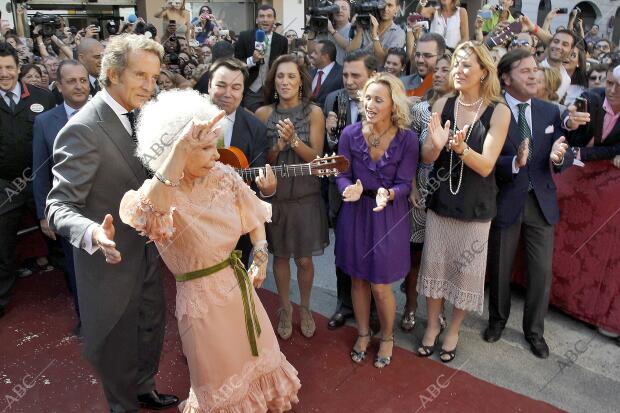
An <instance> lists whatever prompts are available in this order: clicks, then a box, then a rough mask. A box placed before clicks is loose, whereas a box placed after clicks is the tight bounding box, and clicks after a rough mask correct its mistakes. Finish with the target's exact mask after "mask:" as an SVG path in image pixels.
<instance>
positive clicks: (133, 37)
mask: <svg viewBox="0 0 620 413" xmlns="http://www.w3.org/2000/svg"><path fill="white" fill-rule="evenodd" d="M136 50H144V51H146V52H151V53H153V54H156V55H157V56H158V57H159V61H160V62H161V60H162V58H163V57H164V48H163V46H162V45H161V44H159V43H157V42H156V41H154V40H151V39H148V38H147V37H146V36H140V35H137V34H127V33H125V34H121V35H119V36H116V37H114V39H112V40H111V41H110V43H109V44H108V45H107V46H106V48H105V52H104V53H103V58H102V60H101V72H100V74H99V83H101V84H102V85H104V86H110V85H111V82H110V79H109V78H108V71H109V70H114V71H115V72H116V73H117V74H121V73H123V71H124V70H125V69H126V68H127V64H128V61H127V57H128V56H129V53H130V52H133V51H136Z"/></svg>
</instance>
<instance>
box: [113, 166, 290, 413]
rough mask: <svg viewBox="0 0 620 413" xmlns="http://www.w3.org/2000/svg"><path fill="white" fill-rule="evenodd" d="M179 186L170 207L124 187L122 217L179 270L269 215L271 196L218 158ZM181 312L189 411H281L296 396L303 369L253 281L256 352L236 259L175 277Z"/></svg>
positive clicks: (204, 260) (230, 244) (210, 259)
mask: <svg viewBox="0 0 620 413" xmlns="http://www.w3.org/2000/svg"><path fill="white" fill-rule="evenodd" d="M180 188H181V187H179V188H174V189H170V190H171V191H175V193H174V202H173V204H172V208H171V209H170V211H154V209H153V207H152V204H151V203H150V202H149V200H148V199H145V198H144V196H143V195H142V193H141V191H140V190H138V191H129V192H127V193H126V194H125V196H124V198H123V200H122V202H121V207H120V214H121V218H122V220H123V222H125V223H127V224H128V225H131V226H132V227H134V228H136V229H137V230H138V231H140V232H141V233H143V234H144V235H147V236H148V237H149V238H151V239H153V240H155V242H156V244H157V248H158V250H159V252H160V254H161V256H162V258H163V260H164V262H165V263H166V265H167V266H168V268H169V269H170V271H171V272H172V273H173V274H175V275H179V274H184V273H187V272H191V271H195V270H199V269H203V268H207V267H211V266H213V265H215V264H218V263H220V262H221V261H223V260H225V259H226V258H228V257H229V255H230V253H231V251H232V250H233V249H234V247H235V245H236V244H237V240H238V239H239V236H240V235H241V234H244V233H248V232H250V231H252V230H253V229H254V228H256V227H258V226H259V225H264V224H265V222H268V221H270V219H271V207H270V205H269V204H267V203H265V202H263V201H261V200H260V199H258V198H257V197H256V195H255V194H254V192H253V191H252V190H251V189H250V187H249V186H248V185H246V184H245V183H244V182H243V181H242V180H241V178H240V177H239V176H238V175H237V173H236V172H235V171H234V170H233V169H232V168H230V167H228V166H225V165H222V164H220V163H216V166H215V167H214V168H213V169H212V170H211V172H210V173H209V174H208V175H207V176H205V177H204V178H201V179H200V180H197V181H195V182H194V186H193V188H192V189H191V191H189V190H181V189H180ZM176 286H177V297H176V317H177V320H178V324H179V333H180V335H181V341H182V344H183V352H184V354H185V356H186V357H187V361H188V365H189V372H190V382H191V388H190V391H189V397H188V399H187V400H186V401H184V402H183V403H182V404H181V405H180V409H181V410H182V411H183V412H184V413H203V412H205V413H206V412H226V413H249V412H266V411H268V410H269V411H273V412H282V411H286V410H290V409H291V404H292V403H297V402H298V399H297V392H298V390H299V388H300V387H301V384H300V382H299V379H298V377H297V371H296V370H295V368H294V367H293V366H292V365H291V364H290V363H289V362H288V361H287V360H286V358H285V356H284V354H282V353H281V352H280V347H279V345H278V341H277V339H276V336H275V334H274V331H273V328H272V326H271V322H270V321H269V317H268V316H267V313H266V312H265V309H264V307H263V306H262V304H261V302H260V300H259V298H258V296H257V295H256V292H255V291H254V289H253V288H252V289H251V294H252V295H253V298H254V303H255V308H256V313H257V315H258V320H259V323H260V326H261V329H262V332H261V334H260V336H258V337H257V345H258V353H259V354H258V356H257V357H255V356H253V355H252V352H251V348H250V344H249V340H248V336H247V332H246V326H245V317H244V307H243V302H242V297H241V293H240V289H239V285H238V281H237V278H236V277H235V274H234V272H233V270H232V268H231V267H226V268H224V269H223V270H220V271H218V272H217V273H215V274H212V275H209V276H205V277H201V278H197V279H193V280H190V281H185V282H177V284H176Z"/></svg>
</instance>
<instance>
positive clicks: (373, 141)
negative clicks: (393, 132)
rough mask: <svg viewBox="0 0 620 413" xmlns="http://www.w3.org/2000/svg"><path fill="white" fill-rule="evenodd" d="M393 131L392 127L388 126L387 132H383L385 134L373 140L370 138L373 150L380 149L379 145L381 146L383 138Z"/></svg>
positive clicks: (369, 141)
mask: <svg viewBox="0 0 620 413" xmlns="http://www.w3.org/2000/svg"><path fill="white" fill-rule="evenodd" d="M390 129H392V125H390V126H388V128H387V129H386V130H384V131H383V133H382V134H381V135H379V136H376V135H375V136H374V137H373V138H371V137H368V143H369V144H370V146H372V147H373V148H378V147H379V144H381V138H383V136H384V135H385V134H386V133H388V131H389V130H390Z"/></svg>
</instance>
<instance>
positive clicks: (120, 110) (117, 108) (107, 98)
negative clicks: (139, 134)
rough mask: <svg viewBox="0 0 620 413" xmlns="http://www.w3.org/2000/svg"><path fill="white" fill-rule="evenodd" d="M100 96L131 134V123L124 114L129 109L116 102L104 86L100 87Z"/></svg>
mask: <svg viewBox="0 0 620 413" xmlns="http://www.w3.org/2000/svg"><path fill="white" fill-rule="evenodd" d="M99 93H101V98H102V99H103V101H104V102H105V103H106V104H107V105H108V106H109V107H110V109H112V111H113V112H114V113H115V114H116V116H117V117H118V119H119V120H120V121H121V123H122V124H123V126H124V127H125V130H126V131H127V132H128V133H129V134H130V135H131V124H130V123H129V118H128V117H127V116H125V114H126V113H128V112H129V111H128V110H127V109H125V108H124V107H123V105H121V104H120V103H118V102H117V101H116V100H114V98H113V97H112V96H111V95H110V93H109V92H108V90H107V89H106V88H103V89H101V92H99Z"/></svg>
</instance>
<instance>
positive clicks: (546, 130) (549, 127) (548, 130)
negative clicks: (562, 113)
mask: <svg viewBox="0 0 620 413" xmlns="http://www.w3.org/2000/svg"><path fill="white" fill-rule="evenodd" d="M553 130H554V129H553V125H549V126H547V129H545V133H553Z"/></svg>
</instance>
